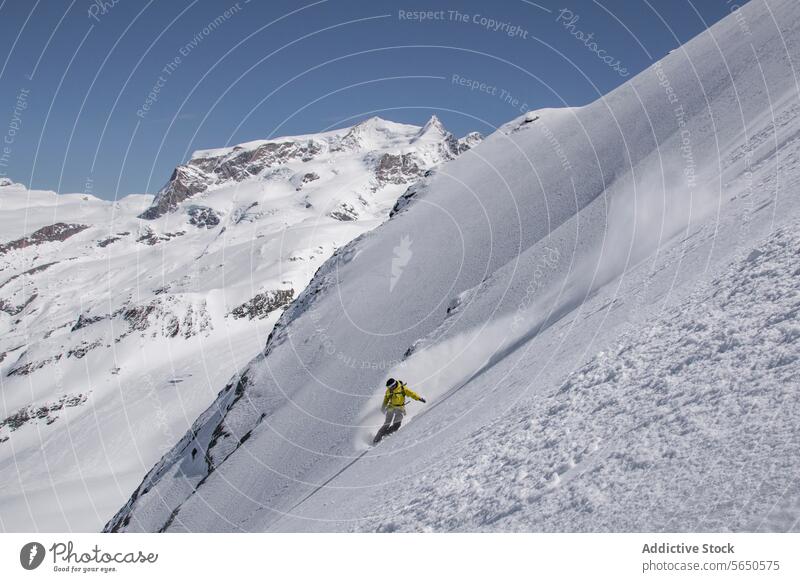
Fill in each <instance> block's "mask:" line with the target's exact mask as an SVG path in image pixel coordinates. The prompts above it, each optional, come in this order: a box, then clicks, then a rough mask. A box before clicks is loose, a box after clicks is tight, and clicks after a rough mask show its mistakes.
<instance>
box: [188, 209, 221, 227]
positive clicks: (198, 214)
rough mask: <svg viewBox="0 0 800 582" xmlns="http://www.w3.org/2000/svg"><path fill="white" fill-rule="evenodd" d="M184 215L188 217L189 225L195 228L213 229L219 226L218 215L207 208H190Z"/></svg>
mask: <svg viewBox="0 0 800 582" xmlns="http://www.w3.org/2000/svg"><path fill="white" fill-rule="evenodd" d="M186 213H187V214H188V215H189V224H192V225H194V226H196V227H197V228H214V227H215V226H218V225H219V215H218V214H217V213H216V212H215V211H214V209H213V208H209V207H208V206H191V207H190V208H189V210H187V211H186Z"/></svg>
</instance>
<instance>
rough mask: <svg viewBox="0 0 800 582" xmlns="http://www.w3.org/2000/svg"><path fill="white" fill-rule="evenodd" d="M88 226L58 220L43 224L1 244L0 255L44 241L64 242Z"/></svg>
mask: <svg viewBox="0 0 800 582" xmlns="http://www.w3.org/2000/svg"><path fill="white" fill-rule="evenodd" d="M87 228H89V226H88V225H85V224H67V223H64V222H56V223H55V224H51V225H48V226H43V227H42V228H40V229H39V230H37V231H35V232H33V234H30V235H28V236H26V237H23V238H18V239H17V240H13V241H11V242H7V243H5V244H0V256H2V255H5V254H6V253H8V252H10V251H16V250H20V249H24V248H27V247H32V246H36V245H40V244H43V243H48V242H63V241H65V240H67V239H68V238H69V237H71V236H74V235H76V234H78V233H79V232H81V231H83V230H86V229H87Z"/></svg>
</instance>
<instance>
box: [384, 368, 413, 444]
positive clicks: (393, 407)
mask: <svg viewBox="0 0 800 582" xmlns="http://www.w3.org/2000/svg"><path fill="white" fill-rule="evenodd" d="M406 396H408V397H409V398H412V399H414V400H418V401H420V402H422V403H423V404H424V403H425V399H424V398H423V397H422V396H420V395H419V394H417V393H416V392H414V391H413V390H411V389H409V387H408V386H407V385H406V384H404V383H403V382H401V381H399V380H395V379H394V378H389V379H388V380H387V381H386V394H385V395H384V397H383V405H381V412H384V413H385V414H386V422H384V423H383V426H382V427H381V428H380V430H379V431H378V434H376V435H375V439H374V440H373V441H372V442H373V444H378V443H379V442H380V441H381V439H382V438H383V437H385V436H387V435H390V434H392V433H393V432H395V431H396V430H397V429H398V428H400V423H401V422H403V417H404V416H405V415H406Z"/></svg>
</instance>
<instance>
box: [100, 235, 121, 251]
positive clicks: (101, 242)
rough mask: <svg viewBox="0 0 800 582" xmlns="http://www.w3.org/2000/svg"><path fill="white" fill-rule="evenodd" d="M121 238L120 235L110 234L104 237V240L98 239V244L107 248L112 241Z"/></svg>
mask: <svg viewBox="0 0 800 582" xmlns="http://www.w3.org/2000/svg"><path fill="white" fill-rule="evenodd" d="M119 239H120V237H118V236H110V237H108V238H104V239H103V240H100V241H97V246H99V247H101V248H105V247H107V246H108V245H110V244H111V243H115V242H117V241H118V240H119Z"/></svg>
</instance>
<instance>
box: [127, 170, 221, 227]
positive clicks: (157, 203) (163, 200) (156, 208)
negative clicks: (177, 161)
mask: <svg viewBox="0 0 800 582" xmlns="http://www.w3.org/2000/svg"><path fill="white" fill-rule="evenodd" d="M214 182H216V179H215V176H214V175H211V174H208V173H206V172H204V171H203V170H201V169H200V168H197V167H195V166H192V165H184V166H178V167H177V168H175V170H174V171H173V172H172V176H171V177H170V179H169V182H167V185H166V186H164V188H163V189H162V190H161V191H160V192H159V193H158V194H157V195H156V197H155V199H154V200H153V203H152V204H151V205H150V207H149V208H148V209H147V210H145V211H144V212H142V213H141V214H140V215H139V218H142V219H144V220H154V219H156V218H159V217H161V216H164V215H165V214H167V213H168V212H172V211H173V210H175V209H176V208H177V207H178V204H180V203H181V202H183V201H184V200H187V199H189V198H191V197H192V196H194V195H196V194H199V193H200V192H205V191H206V190H207V189H208V187H209V185H211V184H213V183H214Z"/></svg>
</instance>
